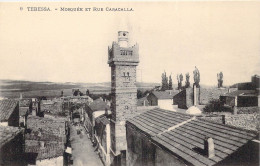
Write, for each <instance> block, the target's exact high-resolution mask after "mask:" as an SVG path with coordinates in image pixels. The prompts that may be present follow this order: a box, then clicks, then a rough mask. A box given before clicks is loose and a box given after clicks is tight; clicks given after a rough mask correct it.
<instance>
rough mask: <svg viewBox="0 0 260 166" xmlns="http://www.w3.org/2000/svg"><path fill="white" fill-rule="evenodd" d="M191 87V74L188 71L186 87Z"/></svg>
mask: <svg viewBox="0 0 260 166" xmlns="http://www.w3.org/2000/svg"><path fill="white" fill-rule="evenodd" d="M189 87H190V74H189V73H186V82H185V88H189Z"/></svg>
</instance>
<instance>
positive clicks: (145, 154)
mask: <svg viewBox="0 0 260 166" xmlns="http://www.w3.org/2000/svg"><path fill="white" fill-rule="evenodd" d="M126 135H127V137H126V138H127V156H126V165H127V166H132V165H140V166H141V165H153V164H154V162H155V161H154V160H155V146H154V145H153V144H152V143H151V142H150V141H149V138H148V137H146V136H145V135H144V134H142V133H140V132H139V131H137V130H136V129H134V128H132V127H131V125H130V124H127V133H126Z"/></svg>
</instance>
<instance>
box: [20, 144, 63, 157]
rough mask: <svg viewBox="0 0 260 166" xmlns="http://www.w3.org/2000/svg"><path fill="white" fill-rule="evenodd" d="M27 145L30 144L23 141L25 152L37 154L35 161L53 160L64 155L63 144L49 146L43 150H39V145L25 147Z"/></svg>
mask: <svg viewBox="0 0 260 166" xmlns="http://www.w3.org/2000/svg"><path fill="white" fill-rule="evenodd" d="M27 144H30V142H28V141H25V152H26V153H35V154H37V157H36V160H44V159H49V158H55V157H59V156H63V153H64V145H63V144H50V145H47V146H46V147H44V148H43V149H41V148H40V146H39V145H34V146H31V145H28V146H27Z"/></svg>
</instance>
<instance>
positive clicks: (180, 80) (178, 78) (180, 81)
mask: <svg viewBox="0 0 260 166" xmlns="http://www.w3.org/2000/svg"><path fill="white" fill-rule="evenodd" d="M177 81H178V89H179V90H180V89H182V81H183V75H182V74H180V75H177Z"/></svg>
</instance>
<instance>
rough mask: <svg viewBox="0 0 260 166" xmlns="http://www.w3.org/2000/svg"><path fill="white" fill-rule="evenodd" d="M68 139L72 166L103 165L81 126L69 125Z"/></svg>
mask: <svg viewBox="0 0 260 166" xmlns="http://www.w3.org/2000/svg"><path fill="white" fill-rule="evenodd" d="M78 130H81V131H82V132H80V133H78V132H77V131H78ZM70 137H71V138H70V139H71V147H72V159H73V166H102V165H103V163H102V162H101V159H100V158H99V156H98V154H97V153H96V152H95V149H94V147H93V146H92V143H91V141H90V139H89V138H88V136H87V134H86V131H85V129H84V128H83V127H82V126H74V125H70Z"/></svg>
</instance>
